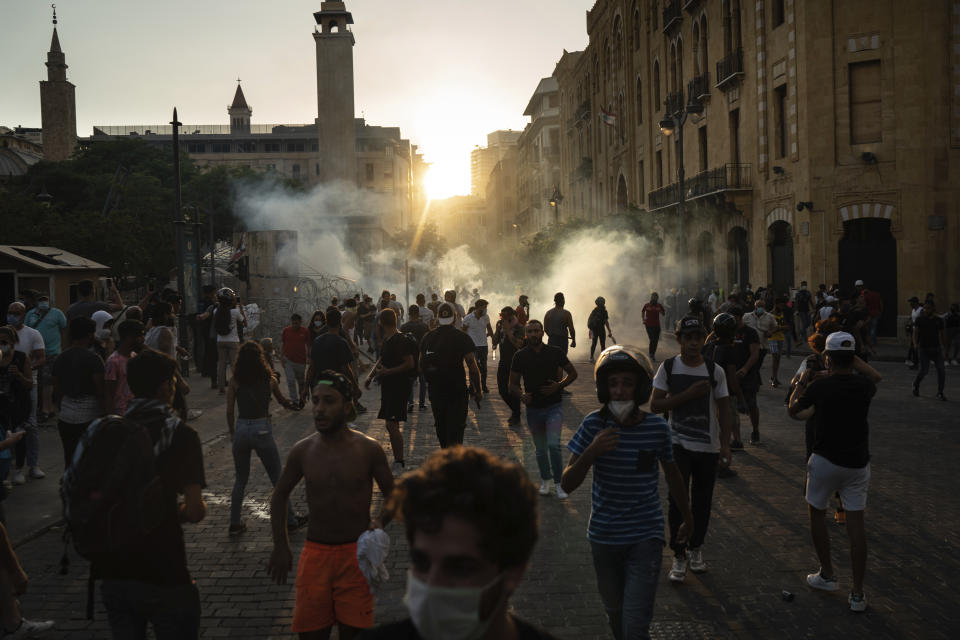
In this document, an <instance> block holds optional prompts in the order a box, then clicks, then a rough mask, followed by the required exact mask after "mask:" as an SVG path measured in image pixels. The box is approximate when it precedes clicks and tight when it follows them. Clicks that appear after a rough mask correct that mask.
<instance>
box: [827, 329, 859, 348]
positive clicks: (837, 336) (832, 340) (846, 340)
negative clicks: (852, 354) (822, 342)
mask: <svg viewBox="0 0 960 640" xmlns="http://www.w3.org/2000/svg"><path fill="white" fill-rule="evenodd" d="M856 348H857V341H856V340H854V339H853V336H852V335H850V334H849V333H847V332H846V331H834V332H833V333H831V334H830V335H828V336H827V344H826V347H825V348H824V351H825V352H827V353H830V352H831V351H856Z"/></svg>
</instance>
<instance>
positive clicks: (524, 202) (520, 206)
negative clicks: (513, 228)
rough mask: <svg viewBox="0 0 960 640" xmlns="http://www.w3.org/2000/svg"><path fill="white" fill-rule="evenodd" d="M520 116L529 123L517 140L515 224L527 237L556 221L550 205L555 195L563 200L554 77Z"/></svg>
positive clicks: (543, 83) (539, 88) (554, 207)
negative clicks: (523, 116) (526, 118)
mask: <svg viewBox="0 0 960 640" xmlns="http://www.w3.org/2000/svg"><path fill="white" fill-rule="evenodd" d="M523 115H525V116H527V117H528V118H530V122H529V123H528V124H527V126H526V127H524V129H523V133H522V134H521V135H520V138H519V139H518V140H517V214H516V224H517V225H518V226H519V228H520V229H521V232H520V233H521V234H522V235H527V234H529V233H536V232H537V231H539V230H541V229H543V228H544V227H546V226H548V225H550V224H551V223H553V222H556V220H557V213H558V210H557V205H556V202H555V201H553V202H554V204H552V205H551V204H550V203H551V201H552V200H551V199H552V198H554V197H555V195H560V196H561V198H562V192H561V191H560V93H559V91H558V90H557V79H556V78H555V77H553V76H551V77H549V78H543V79H541V80H540V83H539V84H538V85H537V89H536V90H535V91H534V92H533V95H532V96H531V97H530V101H529V102H528V103H527V108H526V109H524V111H523ZM561 205H562V201H561ZM561 208H562V207H561ZM504 217H506V216H504Z"/></svg>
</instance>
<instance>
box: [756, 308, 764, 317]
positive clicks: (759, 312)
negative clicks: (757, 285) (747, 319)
mask: <svg viewBox="0 0 960 640" xmlns="http://www.w3.org/2000/svg"><path fill="white" fill-rule="evenodd" d="M756 314H757V315H758V316H762V315H763V307H757V311H756Z"/></svg>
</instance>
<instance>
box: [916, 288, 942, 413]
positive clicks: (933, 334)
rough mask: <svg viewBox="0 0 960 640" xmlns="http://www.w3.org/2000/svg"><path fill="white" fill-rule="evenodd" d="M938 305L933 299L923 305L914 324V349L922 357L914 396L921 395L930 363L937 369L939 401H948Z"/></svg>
mask: <svg viewBox="0 0 960 640" xmlns="http://www.w3.org/2000/svg"><path fill="white" fill-rule="evenodd" d="M936 309H937V307H936V305H935V304H934V302H933V300H932V299H928V300H927V301H926V302H924V303H923V313H921V314H920V315H918V316H917V319H916V320H915V321H914V323H913V336H912V339H913V348H914V349H915V350H916V352H917V355H919V356H920V371H919V372H917V377H916V379H914V381H913V395H915V396H919V395H920V382H922V381H923V378H924V377H925V376H926V375H927V372H928V371H929V370H930V363H931V362H933V366H934V367H936V369H937V399H938V400H946V399H947V398H946V396H944V395H943V386H944V383H945V381H946V377H947V376H946V370H945V369H944V366H943V353H944V351H945V345H946V341H945V340H944V336H943V328H944V322H943V318H941V317H940V316H938V315H937V313H936Z"/></svg>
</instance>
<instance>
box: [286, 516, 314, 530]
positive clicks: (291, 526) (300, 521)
mask: <svg viewBox="0 0 960 640" xmlns="http://www.w3.org/2000/svg"><path fill="white" fill-rule="evenodd" d="M308 522H310V518H309V517H308V516H297V517H296V521H295V522H288V523H287V531H296V530H297V529H302V528H303V527H304V525H306V524H307V523H308Z"/></svg>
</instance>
